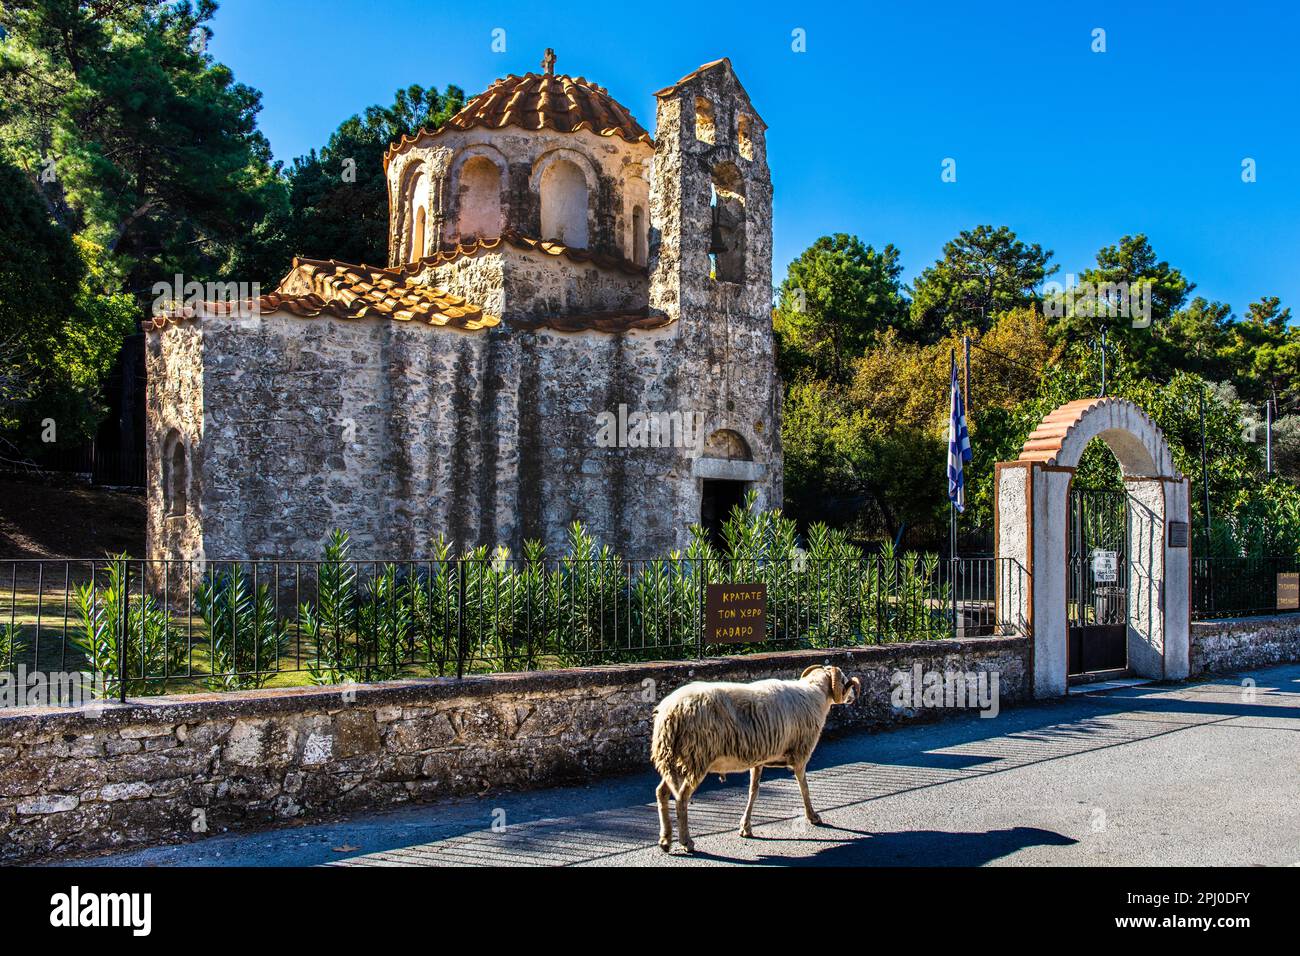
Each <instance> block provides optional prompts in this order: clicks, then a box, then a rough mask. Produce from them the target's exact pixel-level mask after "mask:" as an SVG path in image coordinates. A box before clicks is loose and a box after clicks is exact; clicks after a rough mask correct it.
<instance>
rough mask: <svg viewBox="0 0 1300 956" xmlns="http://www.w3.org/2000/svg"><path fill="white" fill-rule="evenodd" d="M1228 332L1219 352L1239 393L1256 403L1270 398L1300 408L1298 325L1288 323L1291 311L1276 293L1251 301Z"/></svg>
mask: <svg viewBox="0 0 1300 956" xmlns="http://www.w3.org/2000/svg"><path fill="white" fill-rule="evenodd" d="M1229 333H1230V338H1229V341H1228V343H1227V344H1226V345H1225V346H1224V348H1223V353H1224V355H1225V357H1226V360H1227V364H1228V365H1229V366H1230V367H1231V369H1232V374H1233V379H1234V381H1235V383H1236V385H1237V388H1238V390H1239V391H1240V392H1241V394H1242V396H1243V397H1244V398H1246V399H1247V400H1248V401H1252V402H1258V403H1263V402H1264V401H1265V400H1267V399H1270V398H1271V399H1274V400H1275V401H1277V402H1278V403H1279V407H1280V408H1285V409H1287V410H1295V409H1296V408H1298V407H1300V327H1298V326H1294V325H1292V324H1291V310H1290V309H1289V308H1283V306H1282V302H1281V300H1280V299H1278V297H1277V296H1266V297H1264V298H1262V299H1260V300H1259V301H1258V302H1252V303H1251V304H1250V306H1249V308H1248V312H1247V315H1246V317H1245V318H1244V319H1243V320H1242V321H1240V322H1236V323H1234V324H1233V325H1232V326H1231V328H1230V330H1229Z"/></svg>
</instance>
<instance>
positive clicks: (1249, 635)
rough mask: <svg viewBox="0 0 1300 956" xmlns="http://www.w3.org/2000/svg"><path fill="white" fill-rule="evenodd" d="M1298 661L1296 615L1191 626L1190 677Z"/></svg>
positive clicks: (1299, 621)
mask: <svg viewBox="0 0 1300 956" xmlns="http://www.w3.org/2000/svg"><path fill="white" fill-rule="evenodd" d="M1292 661H1300V613H1297V614H1277V615H1273V616H1270V617H1234V618H1225V619H1223V620H1218V621H1193V622H1192V674H1193V675H1196V674H1222V673H1227V672H1230V671H1238V670H1247V669H1249V668H1252V667H1268V666H1270V665H1272V664H1285V663H1290V662H1292Z"/></svg>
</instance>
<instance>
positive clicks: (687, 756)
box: [650, 665, 862, 852]
mask: <svg viewBox="0 0 1300 956" xmlns="http://www.w3.org/2000/svg"><path fill="white" fill-rule="evenodd" d="M861 687H862V683H861V681H859V680H858V678H856V677H855V678H853V679H852V680H851V681H850V680H848V679H846V678H845V676H844V672H843V671H841V670H840V669H839V668H838V667H831V666H829V665H827V666H814V667H809V668H808V669H807V670H805V671H804V672H803V674H802V675H800V677H799V679H798V680H761V681H755V682H754V683H752V684H726V683H706V682H703V681H696V682H695V683H692V684H687V685H686V686H685V687H680V688H678V689H677V690H675V691H673V692H672V693H671V694H669V695H668V696H667V697H665V698H664V699H663V700H662V701H660V702H659V706H657V707H656V708H655V711H654V729H653V732H652V735H651V740H650V760H651V762H652V763H653V764H654V766H655V769H656V770H658V771H659V775H660V776H661V777H662V778H663V779H662V780H661V782H660V784H659V787H658V789H656V790H655V798H656V800H657V802H658V805H659V845H660V846H661V847H662V848H663V849H664V850H665V851H666V850H668V849H670V848H671V846H672V822H671V820H670V818H669V814H668V798H669V796H670V795H671V796H672V798H673V799H674V800H675V801H676V802H677V822H678V827H679V836H680V839H681V844H682V846H683V847H684V848H685V849H686V850H687V852H690V851H691V850H692V849H693V848H694V844H693V843H692V842H691V835H690V824H689V821H688V810H689V807H690V802H691V796H692V795H693V794H694V793H695V790H696V788H698V787H699V785H700V784H701V783H702V782H703V781H704V778H705V777H706V776H708V775H709V774H710V773H717V774H727V773H735V772H738V771H741V770H748V771H749V773H750V778H749V801H748V803H747V804H746V806H745V813H744V815H743V816H742V817H741V818H740V834H741V836H752V835H753V834H752V833H751V830H750V818H751V816H752V814H753V811H754V800H755V799H756V798H757V796H758V783H759V779H760V778H761V777H762V775H763V768H764V767H788V768H790V769H791V770H793V771H794V775H795V779H796V780H798V782H799V793H800V795H801V796H802V797H803V805H804V814H805V816H806V817H807V818H808V820H809V821H810V822H812V823H814V824H815V823H819V822H820V818H819V817H818V816H817V814H816V813H815V812H814V811H813V808H812V801H811V799H810V797H809V795H808V781H807V779H806V777H805V768H806V767H807V765H808V760H809V758H811V757H812V752H813V750H814V748H816V746H817V741H818V740H819V739H820V737H821V733H822V727H824V726H825V724H826V715H827V714H828V713H830V709H831V705H832V704H849V703H852V702H853V701H854V700H855V699H856V697H857V694H858V692H859V691H860V690H861Z"/></svg>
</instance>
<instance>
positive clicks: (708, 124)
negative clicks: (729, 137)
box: [695, 96, 717, 143]
mask: <svg viewBox="0 0 1300 956" xmlns="http://www.w3.org/2000/svg"><path fill="white" fill-rule="evenodd" d="M695 138H696V139H698V140H699V141H700V142H701V143H713V142H714V141H715V140H716V139H717V126H716V124H715V123H714V121H713V104H712V103H710V102H709V101H708V100H706V99H705V98H704V97H702V96H697V97H695Z"/></svg>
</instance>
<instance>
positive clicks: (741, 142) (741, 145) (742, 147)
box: [736, 113, 754, 159]
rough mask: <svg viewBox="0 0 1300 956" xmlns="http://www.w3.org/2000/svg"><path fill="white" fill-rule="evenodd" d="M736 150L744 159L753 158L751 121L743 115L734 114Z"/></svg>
mask: <svg viewBox="0 0 1300 956" xmlns="http://www.w3.org/2000/svg"><path fill="white" fill-rule="evenodd" d="M736 149H737V150H738V151H739V152H740V155H741V156H743V157H744V158H745V159H753V158H754V132H753V121H752V120H751V119H750V118H749V116H748V115H746V114H745V113H737V114H736Z"/></svg>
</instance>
